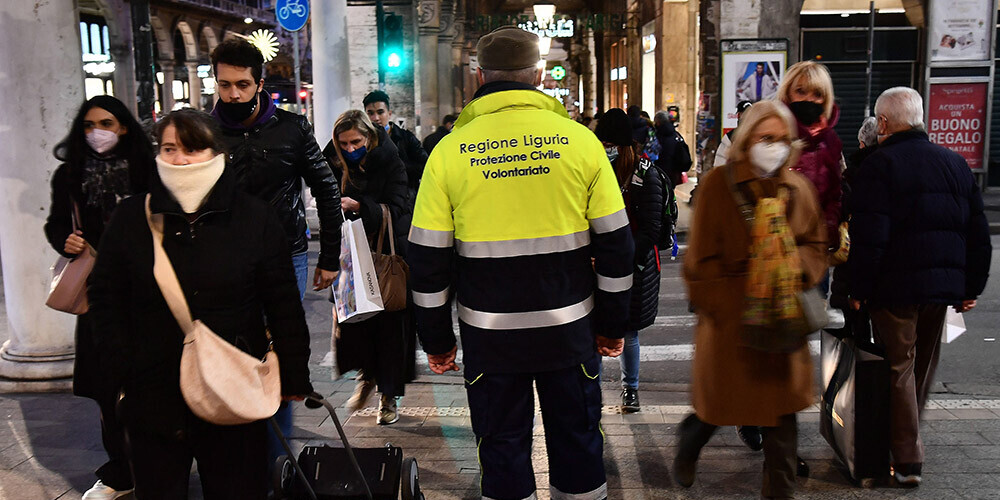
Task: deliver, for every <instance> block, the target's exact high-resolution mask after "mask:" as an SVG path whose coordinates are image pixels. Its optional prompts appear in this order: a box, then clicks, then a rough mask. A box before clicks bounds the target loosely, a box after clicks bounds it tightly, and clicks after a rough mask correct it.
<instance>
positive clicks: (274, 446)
mask: <svg viewBox="0 0 1000 500" xmlns="http://www.w3.org/2000/svg"><path fill="white" fill-rule="evenodd" d="M292 266H293V267H295V281H296V283H297V284H298V286H299V300H303V299H305V297H306V286H307V285H308V283H309V253H308V252H302V253H298V254H295V255H292ZM274 421H275V422H277V423H278V428H279V429H281V433H282V434H284V435H285V437H286V438H289V437H291V435H292V407H291V405H290V404H289V402H288V401H282V402H281V406H279V407H278V412H277V413H275V414H274ZM284 454H285V448H284V447H283V446H281V441H278V436H276V435H274V431H273V430H271V426H270V425H269V426H267V457H268V464H270V465H273V464H274V461H275V460H276V459H277V458H278V457H279V456H281V455H284Z"/></svg>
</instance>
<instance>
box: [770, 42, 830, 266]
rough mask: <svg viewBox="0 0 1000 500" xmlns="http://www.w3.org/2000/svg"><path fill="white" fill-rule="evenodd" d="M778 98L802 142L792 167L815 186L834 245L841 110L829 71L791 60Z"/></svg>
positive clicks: (821, 67) (814, 65) (823, 67)
mask: <svg viewBox="0 0 1000 500" xmlns="http://www.w3.org/2000/svg"><path fill="white" fill-rule="evenodd" d="M778 100H780V101H781V102H783V103H784V104H785V105H786V106H788V109H790V110H791V111H792V114H793V115H795V120H796V122H798V124H797V125H798V136H799V139H800V140H801V141H803V142H804V143H805V146H804V148H803V149H802V156H801V157H800V158H799V161H797V162H796V163H795V165H793V166H792V167H791V168H792V170H796V171H798V172H800V173H802V175H804V176H806V178H807V179H809V181H810V182H812V184H813V186H815V187H816V192H817V193H818V194H819V206H820V210H821V211H822V214H823V218H824V221H825V222H826V229H827V232H828V236H827V242H829V243H830V244H831V245H836V242H838V241H840V236H839V234H838V231H837V226H838V225H839V224H840V194H841V182H840V180H841V173H842V172H843V171H844V157H843V149H844V148H843V144H842V143H841V142H840V138H839V137H837V133H836V132H834V130H833V127H834V126H835V125H836V124H837V120H838V118H839V117H840V110H839V109H838V108H837V106H836V105H835V104H834V102H833V100H834V97H833V80H831V79H830V72H829V71H827V69H826V66H823V65H822V64H819V63H817V62H814V61H802V62H799V63H796V64H793V65H792V66H791V67H789V68H788V71H787V72H786V73H785V76H784V78H783V79H782V81H781V87H779V88H778ZM825 281H826V280H824V282H825Z"/></svg>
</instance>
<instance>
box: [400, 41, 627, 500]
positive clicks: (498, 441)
mask: <svg viewBox="0 0 1000 500" xmlns="http://www.w3.org/2000/svg"><path fill="white" fill-rule="evenodd" d="M477 52H478V56H479V63H480V70H479V73H478V75H479V81H480V83H481V84H482V87H480V89H479V91H478V92H477V93H476V99H475V100H473V101H472V102H471V103H469V105H468V106H466V107H465V109H464V111H462V114H461V116H459V118H458V121H457V122H456V123H455V127H454V129H453V131H452V132H451V133H450V134H448V135H447V136H445V137H444V138H443V139H441V142H440V143H438V145H437V147H436V148H434V152H433V153H432V154H431V156H430V159H429V160H428V162H427V166H426V168H425V170H424V175H423V178H422V180H421V184H420V191H419V193H418V194H417V202H416V208H415V213H414V216H413V226H412V228H411V231H410V247H409V252H410V254H409V259H408V260H409V261H410V271H411V282H412V287H413V303H414V305H415V306H416V307H415V314H416V318H417V329H418V334H419V336H420V340H421V343H422V345H423V348H424V351H426V352H427V358H428V361H429V364H430V368H431V370H432V371H434V372H435V373H438V374H441V373H444V372H446V371H449V370H458V369H459V368H458V365H457V363H456V353H457V346H456V342H455V334H454V333H453V330H452V320H451V307H450V301H449V299H450V296H451V295H452V294H451V292H456V293H455V294H456V295H457V307H458V317H459V324H460V328H461V334H462V346H463V352H464V363H465V384H466V385H465V386H466V391H467V394H468V398H469V407H470V410H471V413H472V428H473V432H474V433H475V435H476V440H477V447H478V454H479V461H480V473H481V487H482V495H483V498H488V499H497V500H500V499H505V500H506V499H510V500H515V499H516V500H521V499H532V498H535V489H536V488H535V477H534V474H533V472H532V467H531V436H532V425H533V416H534V397H533V391H532V383H534V385H535V387H536V388H537V390H538V398H539V402H540V404H541V409H542V419H543V422H544V424H545V441H546V445H547V448H548V455H549V457H548V458H549V479H550V491H551V493H552V495H551V496H552V498H559V499H587V500H599V499H602V498H605V497H606V496H607V482H606V480H605V473H604V464H603V458H602V455H603V447H604V441H603V432H602V430H601V427H600V419H601V388H600V383H599V373H600V371H599V370H600V363H601V355H605V356H617V355H618V354H620V353H621V349H622V340H621V338H622V336H623V334H624V329H625V326H626V321H627V319H628V303H629V291H630V289H631V286H632V259H633V252H634V247H633V242H632V237H631V233H630V231H629V227H628V218H627V216H626V213H625V206H624V203H623V200H622V194H621V191H620V190H619V189H618V183H617V181H616V178H615V174H614V171H613V170H612V169H611V165H610V163H609V162H608V159H607V156H606V154H605V151H604V147H603V146H602V145H601V143H600V141H598V140H597V138H596V137H595V136H594V134H593V133H592V132H591V131H590V130H588V129H587V128H586V127H584V126H583V125H580V124H578V123H576V122H574V121H572V120H570V119H569V116H568V115H567V113H566V110H565V108H563V106H562V105H561V104H560V103H559V102H558V101H556V100H555V99H553V98H551V97H549V96H547V95H545V94H543V93H542V92H539V91H538V90H536V87H537V85H539V83H540V82H541V76H542V73H541V70H539V69H537V65H536V64H537V62H538V60H539V54H538V39H537V37H536V36H535V35H532V34H530V33H527V32H525V31H523V30H520V29H517V28H514V27H505V28H500V29H498V30H495V31H493V32H491V33H489V34H487V35H485V36H483V37H482V38H481V39H480V40H479V44H478V47H477ZM456 261H457V262H456ZM455 270H457V279H455V281H454V284H455V286H456V288H457V289H456V290H451V289H450V285H451V284H452V280H453V276H456V275H455V274H454V273H455V272H456V271H455Z"/></svg>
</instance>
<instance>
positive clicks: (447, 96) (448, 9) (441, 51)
mask: <svg viewBox="0 0 1000 500" xmlns="http://www.w3.org/2000/svg"><path fill="white" fill-rule="evenodd" d="M454 9H455V4H454V2H452V1H451V0H443V1H442V2H441V26H440V31H439V34H438V46H437V47H438V55H437V56H438V60H437V67H438V69H437V74H438V115H439V116H440V117H442V118H443V117H444V115H449V114H451V113H453V112H454V103H453V100H454V98H453V95H454V90H453V89H454V87H455V82H454V80H455V71H454V68H455V66H454V64H453V63H452V54H451V43H452V41H454V40H455V10H454ZM440 123H441V121H440V120H438V121H437V122H435V123H434V124H433V127H432V128H427V129H424V130H425V131H426V133H430V132H433V131H434V130H436V129H437V126H438V125H439V124H440ZM428 125H430V124H428Z"/></svg>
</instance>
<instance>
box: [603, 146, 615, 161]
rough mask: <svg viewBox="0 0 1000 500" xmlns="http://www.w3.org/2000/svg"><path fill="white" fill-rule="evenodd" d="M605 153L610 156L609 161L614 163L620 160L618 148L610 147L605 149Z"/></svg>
mask: <svg viewBox="0 0 1000 500" xmlns="http://www.w3.org/2000/svg"><path fill="white" fill-rule="evenodd" d="M604 153H605V154H607V155H608V161H609V162H611V163H614V162H615V160H617V159H618V146H608V147H606V148H604Z"/></svg>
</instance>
